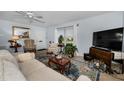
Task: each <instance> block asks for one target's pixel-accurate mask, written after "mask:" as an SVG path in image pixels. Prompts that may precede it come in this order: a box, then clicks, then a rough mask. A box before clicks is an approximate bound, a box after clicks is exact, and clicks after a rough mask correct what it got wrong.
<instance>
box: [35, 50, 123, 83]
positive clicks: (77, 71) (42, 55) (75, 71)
mask: <svg viewBox="0 0 124 93" xmlns="http://www.w3.org/2000/svg"><path fill="white" fill-rule="evenodd" d="M36 59H37V60H39V61H40V62H42V63H44V64H45V65H46V66H48V55H47V54H46V50H42V51H37V52H36ZM70 60H71V68H70V70H69V72H65V73H64V75H65V76H66V77H68V78H70V79H71V80H76V79H77V78H78V77H79V76H80V75H86V76H88V77H89V78H90V79H91V80H93V81H95V80H96V79H98V78H99V80H101V81H117V80H121V81H122V80H124V74H117V73H114V74H111V75H110V74H107V73H104V72H101V73H100V75H99V77H98V74H99V73H98V71H97V70H96V69H94V68H93V65H91V64H89V62H88V61H85V60H84V59H83V57H74V58H72V59H70ZM112 68H113V69H114V70H115V71H117V72H119V71H120V69H119V66H118V64H113V65H112ZM52 69H54V70H56V71H57V72H59V71H58V70H57V68H56V66H55V65H53V66H52Z"/></svg>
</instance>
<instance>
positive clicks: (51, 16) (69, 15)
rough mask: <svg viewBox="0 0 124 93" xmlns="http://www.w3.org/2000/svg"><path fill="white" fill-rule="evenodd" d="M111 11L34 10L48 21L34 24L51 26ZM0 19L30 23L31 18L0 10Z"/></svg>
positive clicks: (34, 23)
mask: <svg viewBox="0 0 124 93" xmlns="http://www.w3.org/2000/svg"><path fill="white" fill-rule="evenodd" d="M109 12H110V11H33V13H34V14H35V15H37V16H43V19H42V20H43V21H45V22H46V23H44V24H43V23H39V22H33V23H32V25H37V26H50V25H56V24H62V23H65V22H70V21H75V20H80V19H86V18H89V17H93V16H97V15H102V14H105V13H109ZM0 19H4V20H8V21H14V22H18V23H26V24H28V23H29V20H28V19H27V18H26V17H24V16H22V15H20V14H19V13H17V12H15V11H0Z"/></svg>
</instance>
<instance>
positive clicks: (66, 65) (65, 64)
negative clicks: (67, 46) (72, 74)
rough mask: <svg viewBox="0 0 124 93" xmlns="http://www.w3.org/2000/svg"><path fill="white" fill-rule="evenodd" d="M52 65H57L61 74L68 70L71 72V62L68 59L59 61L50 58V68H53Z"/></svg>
mask: <svg viewBox="0 0 124 93" xmlns="http://www.w3.org/2000/svg"><path fill="white" fill-rule="evenodd" d="M51 63H54V64H56V65H57V67H58V69H59V71H60V73H62V74H63V73H64V72H65V71H66V70H67V71H69V69H70V66H71V62H70V60H69V59H68V58H65V57H63V58H61V59H57V58H56V57H50V58H49V61H48V65H49V67H51Z"/></svg>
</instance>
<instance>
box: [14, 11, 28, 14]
mask: <svg viewBox="0 0 124 93" xmlns="http://www.w3.org/2000/svg"><path fill="white" fill-rule="evenodd" d="M16 13H18V14H21V15H26V13H25V12H23V11H16Z"/></svg>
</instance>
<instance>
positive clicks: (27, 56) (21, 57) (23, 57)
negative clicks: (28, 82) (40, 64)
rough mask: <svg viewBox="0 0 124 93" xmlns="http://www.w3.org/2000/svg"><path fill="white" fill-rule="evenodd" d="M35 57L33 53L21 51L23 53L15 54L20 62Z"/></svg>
mask: <svg viewBox="0 0 124 93" xmlns="http://www.w3.org/2000/svg"><path fill="white" fill-rule="evenodd" d="M34 58H35V55H34V53H23V54H19V55H18V56H17V59H18V60H19V61H20V62H27V60H32V59H34Z"/></svg>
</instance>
